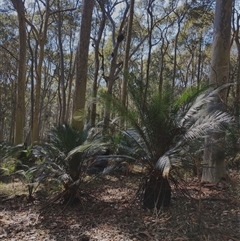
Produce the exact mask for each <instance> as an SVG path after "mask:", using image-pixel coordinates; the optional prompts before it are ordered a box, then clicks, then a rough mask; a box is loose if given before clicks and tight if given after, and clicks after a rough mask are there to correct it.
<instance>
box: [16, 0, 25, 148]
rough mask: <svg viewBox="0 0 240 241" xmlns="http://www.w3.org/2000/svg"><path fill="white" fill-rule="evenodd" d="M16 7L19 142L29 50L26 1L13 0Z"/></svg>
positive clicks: (22, 120) (17, 128) (20, 141)
mask: <svg viewBox="0 0 240 241" xmlns="http://www.w3.org/2000/svg"><path fill="white" fill-rule="evenodd" d="M12 3H13V6H14V8H15V9H16V10H17V13H18V22H19V45H20V48H19V59H18V84H17V100H16V115H15V128H14V129H15V130H14V143H15V144H19V143H22V142H23V141H24V132H23V130H24V125H25V83H26V52H27V33H26V21H25V11H24V2H22V0H21V1H19V0H12Z"/></svg>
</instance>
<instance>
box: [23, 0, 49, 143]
mask: <svg viewBox="0 0 240 241" xmlns="http://www.w3.org/2000/svg"><path fill="white" fill-rule="evenodd" d="M37 3H38V4H39V2H37ZM41 17H42V21H43V22H42V24H41V28H40V29H39V30H38V29H37V28H36V27H35V26H34V25H33V24H32V22H31V21H28V20H27V19H26V21H27V23H28V24H29V25H30V26H31V28H32V31H33V34H34V36H35V39H36V42H37V44H36V49H35V53H37V54H38V59H37V61H36V64H35V73H36V86H35V96H34V107H33V117H32V136H31V138H32V142H38V141H39V138H40V137H39V126H40V104H41V103H40V102H41V85H42V66H43V60H44V54H45V43H46V39H47V29H48V26H49V22H48V21H49V17H50V0H46V5H45V11H44V13H43V14H42V15H41ZM35 58H37V56H35Z"/></svg>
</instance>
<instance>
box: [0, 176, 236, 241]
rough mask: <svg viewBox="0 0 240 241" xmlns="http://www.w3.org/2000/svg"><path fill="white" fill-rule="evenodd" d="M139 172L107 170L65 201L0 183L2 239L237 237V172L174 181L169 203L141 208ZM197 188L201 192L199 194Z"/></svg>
mask: <svg viewBox="0 0 240 241" xmlns="http://www.w3.org/2000/svg"><path fill="white" fill-rule="evenodd" d="M139 179H140V178H139V176H138V175H129V176H127V177H123V176H119V177H110V176H106V177H104V178H101V179H96V180H95V183H93V184H92V186H90V188H89V187H88V188H83V190H82V193H81V200H82V201H81V202H80V203H78V204H75V205H74V206H68V207H66V208H65V210H64V211H63V208H64V207H65V206H64V205H63V204H61V203H60V202H59V203H58V202H56V203H55V204H54V205H52V206H51V208H47V209H43V210H42V209H41V207H43V205H44V204H46V203H47V202H48V200H47V197H44V192H41V191H38V192H36V194H35V200H34V201H33V202H28V201H27V198H26V193H21V192H20V190H21V191H22V185H21V184H20V183H18V182H14V183H8V184H6V183H4V184H3V183H1V184H0V240H3V241H15V240H16V241H19V240H23V241H24V240H35V241H42V240H45V241H47V240H56V241H64V240H66V241H71V240H72V241H88V240H89V241H96V240H98V241H120V240H122V241H128V240H129V241H130V240H132V241H134V240H135V241H142V240H148V241H151V240H157V241H158V240H163V241H168V240H169V241H170V240H176V241H183V240H194V241H195V240H201V241H202V240H203V241H204V240H209V241H221V240H224V241H239V240H240V175H239V172H236V171H232V173H231V174H230V176H229V180H227V181H225V182H220V183H219V184H218V185H216V186H213V185H207V184H205V185H199V181H198V180H197V178H189V179H186V180H185V182H180V183H179V185H180V186H181V187H182V191H187V193H188V194H190V196H189V197H188V196H186V195H182V192H180V191H176V189H175V187H174V186H173V198H172V201H171V205H170V206H169V207H167V208H163V209H162V210H160V211H158V212H156V211H149V210H144V209H143V208H142V206H141V202H140V201H139V197H138V196H136V192H137V190H138V187H139ZM199 189H200V190H199ZM200 194H201V198H200Z"/></svg>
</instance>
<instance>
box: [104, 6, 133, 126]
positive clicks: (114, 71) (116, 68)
mask: <svg viewBox="0 0 240 241" xmlns="http://www.w3.org/2000/svg"><path fill="white" fill-rule="evenodd" d="M126 4H127V3H126ZM128 10H129V4H127V6H126V9H125V11H124V14H123V18H122V22H121V24H120V27H119V30H118V37H117V41H116V40H115V34H116V33H115V29H116V26H115V25H116V24H115V22H114V20H113V18H112V16H111V14H110V12H109V11H108V12H106V14H107V17H108V19H109V21H110V22H111V24H112V29H113V32H112V41H113V46H114V48H113V53H112V60H111V65H110V71H109V75H108V76H105V74H104V78H105V81H106V83H107V93H108V94H109V96H111V95H112V94H113V85H114V83H115V80H117V79H118V74H119V72H120V71H121V69H122V65H123V62H122V61H120V62H118V49H119V46H120V43H121V42H122V41H123V39H124V37H125V36H124V31H123V27H124V24H125V20H126V16H127V13H128ZM110 105H111V103H110V102H108V101H107V102H106V105H105V109H104V128H105V130H106V129H107V128H108V127H109V121H110Z"/></svg>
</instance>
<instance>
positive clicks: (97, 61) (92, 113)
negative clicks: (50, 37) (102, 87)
mask: <svg viewBox="0 0 240 241" xmlns="http://www.w3.org/2000/svg"><path fill="white" fill-rule="evenodd" d="M105 23H106V14H105V13H104V11H103V13H102V19H101V23H100V27H99V30H98V36H97V39H96V40H95V41H94V45H95V46H94V47H95V52H94V55H95V58H94V61H95V62H94V65H95V66H94V67H95V68H94V77H93V86H92V103H91V107H90V126H91V127H93V126H95V122H96V112H97V103H96V98H97V91H98V74H99V68H100V59H99V55H101V54H100V52H99V45H100V41H101V39H102V34H103V30H104V27H105ZM101 57H103V56H101ZM102 67H103V66H102Z"/></svg>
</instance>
